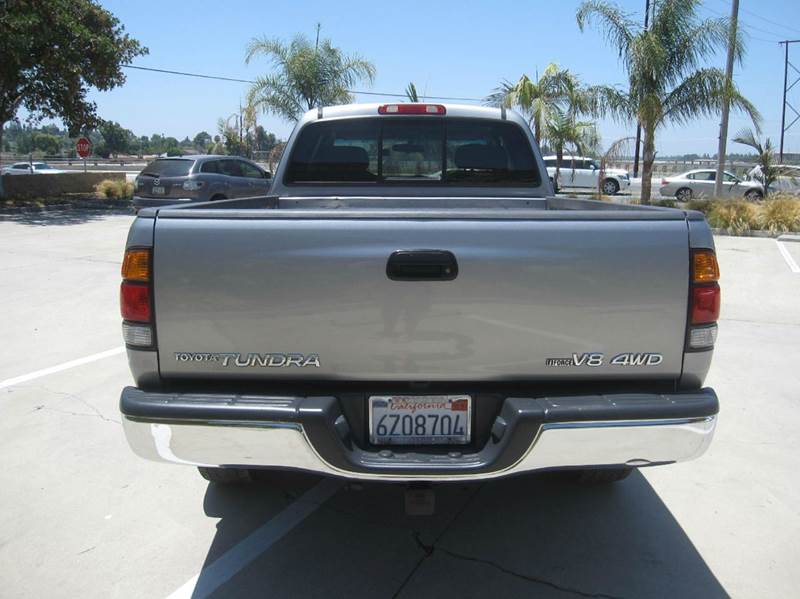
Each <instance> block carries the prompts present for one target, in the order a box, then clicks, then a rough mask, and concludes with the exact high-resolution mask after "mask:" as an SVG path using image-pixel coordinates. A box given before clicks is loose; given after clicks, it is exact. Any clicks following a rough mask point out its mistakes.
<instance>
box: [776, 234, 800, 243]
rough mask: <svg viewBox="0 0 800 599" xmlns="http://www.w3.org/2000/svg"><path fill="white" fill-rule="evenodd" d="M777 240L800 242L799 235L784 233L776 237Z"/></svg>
mask: <svg viewBox="0 0 800 599" xmlns="http://www.w3.org/2000/svg"><path fill="white" fill-rule="evenodd" d="M778 241H793V242H800V235H792V234H784V235H781V236H780V237H778Z"/></svg>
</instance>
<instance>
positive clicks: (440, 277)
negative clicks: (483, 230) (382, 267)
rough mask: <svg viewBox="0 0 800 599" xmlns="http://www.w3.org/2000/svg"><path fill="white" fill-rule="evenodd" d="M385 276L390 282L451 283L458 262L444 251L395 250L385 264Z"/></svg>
mask: <svg viewBox="0 0 800 599" xmlns="http://www.w3.org/2000/svg"><path fill="white" fill-rule="evenodd" d="M386 276H387V277H389V278H390V279H391V280H392V281H452V280H453V279H455V278H456V277H457V276H458V262H457V261H456V257H455V256H454V255H453V253H452V252H448V251H446V250H397V251H396V252H393V253H392V255H391V256H389V260H388V261H387V262H386Z"/></svg>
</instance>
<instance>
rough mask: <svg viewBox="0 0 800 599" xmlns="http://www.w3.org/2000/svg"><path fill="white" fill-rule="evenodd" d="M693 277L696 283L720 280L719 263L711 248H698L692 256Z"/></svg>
mask: <svg viewBox="0 0 800 599" xmlns="http://www.w3.org/2000/svg"><path fill="white" fill-rule="evenodd" d="M692 277H693V280H694V282H695V283H714V282H715V281H719V264H717V257H716V256H715V255H714V252H712V251H711V250H698V251H695V252H694V255H693V258H692Z"/></svg>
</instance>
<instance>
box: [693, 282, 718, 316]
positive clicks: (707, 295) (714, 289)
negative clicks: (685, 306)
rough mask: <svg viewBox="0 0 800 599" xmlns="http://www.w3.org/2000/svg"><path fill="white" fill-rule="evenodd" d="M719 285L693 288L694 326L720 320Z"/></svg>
mask: <svg viewBox="0 0 800 599" xmlns="http://www.w3.org/2000/svg"><path fill="white" fill-rule="evenodd" d="M719 304H720V290H719V285H717V284H716V283H714V284H713V285H707V286H703V287H694V288H692V324H706V323H710V322H716V321H717V320H718V319H719Z"/></svg>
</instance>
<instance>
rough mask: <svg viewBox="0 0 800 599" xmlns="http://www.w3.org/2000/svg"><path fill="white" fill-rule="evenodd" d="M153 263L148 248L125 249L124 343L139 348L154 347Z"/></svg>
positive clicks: (122, 289) (121, 290)
mask: <svg viewBox="0 0 800 599" xmlns="http://www.w3.org/2000/svg"><path fill="white" fill-rule="evenodd" d="M151 269H152V260H151V253H150V250H149V249H146V248H131V249H128V250H125V257H124V259H123V260H122V284H121V285H120V288H119V309H120V313H121V314H122V318H123V319H124V322H123V323H122V336H123V338H124V340H125V344H126V345H128V346H132V347H137V348H146V347H151V346H152V345H153V328H152V320H153V297H152V293H151V289H152V288H151V283H152V276H151V275H152V270H151Z"/></svg>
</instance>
